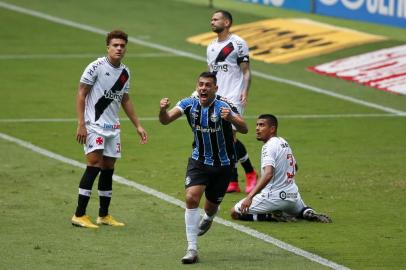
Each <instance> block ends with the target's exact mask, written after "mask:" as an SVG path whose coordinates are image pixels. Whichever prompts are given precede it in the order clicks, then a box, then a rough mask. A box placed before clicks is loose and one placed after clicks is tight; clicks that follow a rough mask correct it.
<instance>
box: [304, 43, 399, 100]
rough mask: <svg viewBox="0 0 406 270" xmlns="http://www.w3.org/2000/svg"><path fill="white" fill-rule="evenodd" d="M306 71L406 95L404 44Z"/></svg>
mask: <svg viewBox="0 0 406 270" xmlns="http://www.w3.org/2000/svg"><path fill="white" fill-rule="evenodd" d="M309 70H311V71H313V72H316V73H319V74H322V75H327V76H332V77H338V78H341V79H344V80H349V81H354V82H357V83H360V84H363V85H366V86H370V87H373V88H377V89H380V90H384V91H388V92H391V93H394V94H398V95H406V45H402V46H397V47H392V48H386V49H382V50H378V51H373V52H369V53H365V54H361V55H355V56H352V57H348V58H343V59H338V60H336V61H333V62H329V63H325V64H321V65H317V66H314V67H310V68H309Z"/></svg>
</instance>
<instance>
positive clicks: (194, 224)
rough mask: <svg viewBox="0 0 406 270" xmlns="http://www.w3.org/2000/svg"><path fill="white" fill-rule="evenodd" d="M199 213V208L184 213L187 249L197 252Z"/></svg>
mask: <svg viewBox="0 0 406 270" xmlns="http://www.w3.org/2000/svg"><path fill="white" fill-rule="evenodd" d="M199 221H200V213H199V208H194V209H188V208H186V211H185V224H186V239H187V243H188V248H187V249H194V250H197V233H198V231H199Z"/></svg>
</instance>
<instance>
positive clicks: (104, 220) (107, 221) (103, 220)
mask: <svg viewBox="0 0 406 270" xmlns="http://www.w3.org/2000/svg"><path fill="white" fill-rule="evenodd" d="M96 223H97V224H98V225H109V226H113V227H123V226H125V224H124V223H122V222H118V221H117V220H115V219H114V218H113V217H112V216H111V215H107V216H105V217H98V218H97V220H96Z"/></svg>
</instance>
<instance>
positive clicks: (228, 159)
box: [176, 95, 238, 166]
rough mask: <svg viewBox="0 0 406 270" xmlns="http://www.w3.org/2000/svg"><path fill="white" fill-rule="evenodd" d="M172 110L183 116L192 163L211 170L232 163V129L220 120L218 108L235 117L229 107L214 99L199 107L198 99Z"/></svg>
mask: <svg viewBox="0 0 406 270" xmlns="http://www.w3.org/2000/svg"><path fill="white" fill-rule="evenodd" d="M176 107H177V108H178V109H179V110H181V112H182V113H183V114H185V115H186V117H187V120H188V123H189V125H190V127H191V128H192V131H193V133H194V142H193V151H192V158H193V159H195V160H199V161H201V162H202V163H204V164H206V165H211V166H227V165H232V164H234V163H235V161H236V157H235V150H234V141H233V140H234V139H233V129H232V125H231V123H230V122H228V121H226V120H224V119H222V118H221V108H222V107H225V108H229V109H231V113H232V114H233V115H235V114H238V110H237V108H236V107H235V106H234V105H232V103H230V102H229V101H227V100H226V99H224V98H223V97H221V96H219V95H217V96H216V98H215V99H214V101H213V102H212V104H211V105H210V106H207V107H202V106H201V105H200V102H199V99H198V98H195V97H188V98H184V99H182V100H181V101H179V102H178V103H177V104H176Z"/></svg>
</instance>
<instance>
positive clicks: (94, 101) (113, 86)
mask: <svg viewBox="0 0 406 270" xmlns="http://www.w3.org/2000/svg"><path fill="white" fill-rule="evenodd" d="M80 82H81V83H85V84H88V85H91V86H92V89H91V90H90V92H89V94H88V95H87V96H86V106H85V123H86V127H87V128H88V129H89V128H90V129H92V130H95V131H97V132H99V133H101V134H106V135H109V134H111V135H114V134H117V133H119V132H120V121H119V117H118V115H119V110H120V107H121V100H122V98H123V95H124V94H125V93H128V90H129V87H130V71H129V69H128V68H127V67H126V66H125V65H124V64H121V65H120V67H114V66H113V65H112V64H111V63H110V62H109V60H108V58H107V57H101V58H98V59H97V60H95V61H93V62H92V63H90V64H89V65H88V66H87V67H86V69H85V71H84V72H83V74H82V77H81V78H80Z"/></svg>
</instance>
